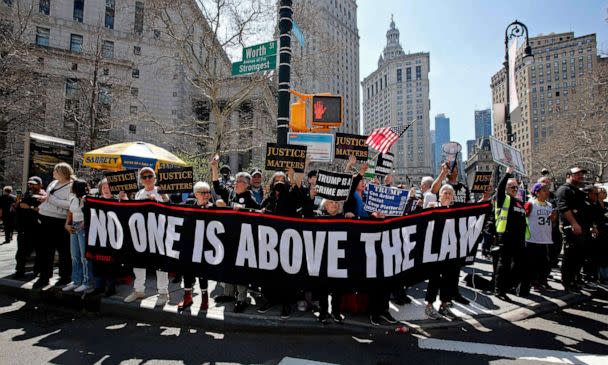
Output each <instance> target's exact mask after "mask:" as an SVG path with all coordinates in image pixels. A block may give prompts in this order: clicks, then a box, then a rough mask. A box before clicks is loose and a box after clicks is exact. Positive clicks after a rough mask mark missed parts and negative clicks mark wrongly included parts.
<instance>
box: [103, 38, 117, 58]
mask: <svg viewBox="0 0 608 365" xmlns="http://www.w3.org/2000/svg"><path fill="white" fill-rule="evenodd" d="M101 57H103V58H107V59H111V58H114V42H111V41H103V43H102V45H101Z"/></svg>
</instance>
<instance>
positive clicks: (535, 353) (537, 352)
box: [418, 338, 608, 365]
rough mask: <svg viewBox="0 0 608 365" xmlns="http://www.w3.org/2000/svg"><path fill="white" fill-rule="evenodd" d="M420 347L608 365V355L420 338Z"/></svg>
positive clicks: (558, 361) (565, 362) (538, 359)
mask: <svg viewBox="0 0 608 365" xmlns="http://www.w3.org/2000/svg"><path fill="white" fill-rule="evenodd" d="M418 347H419V348H421V349H426V350H442V351H451V352H462V353H467V354H477V355H488V356H496V357H505V358H511V359H517V360H534V361H546V362H553V363H558V364H584V365H596V364H597V365H601V364H608V356H607V355H594V354H583V353H576V352H567V351H555V350H544V349H535V348H528V347H514V346H503V345H493V344H485V343H475V342H462V341H451V340H439V339H434V338H419V339H418Z"/></svg>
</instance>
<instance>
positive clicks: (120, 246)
mask: <svg viewBox="0 0 608 365" xmlns="http://www.w3.org/2000/svg"><path fill="white" fill-rule="evenodd" d="M83 212H84V213H85V226H86V227H88V230H87V247H86V257H87V258H88V259H91V260H95V261H101V262H117V263H119V264H126V265H129V266H134V267H142V268H147V269H151V270H157V269H158V270H163V271H172V272H176V271H179V272H188V273H192V275H194V276H199V277H204V278H205V279H207V280H215V281H219V282H227V283H235V284H243V285H248V284H251V285H253V286H255V287H258V286H261V287H264V286H267V285H276V284H277V283H282V284H281V285H285V286H286V287H294V286H297V287H301V288H311V289H312V288H322V287H332V286H335V287H339V288H342V289H345V290H352V289H359V288H361V289H369V288H379V287H385V288H390V287H397V286H401V287H403V286H406V285H411V284H414V283H417V282H419V281H422V280H424V279H426V278H428V277H429V275H430V274H431V273H434V272H438V271H441V270H442V269H443V268H444V267H447V266H449V265H455V264H457V263H464V261H465V259H466V258H467V257H471V256H474V255H475V251H476V249H477V244H478V241H479V238H480V234H481V230H482V228H483V224H484V222H485V217H486V215H487V214H490V203H488V202H486V203H477V204H467V205H465V206H461V207H458V208H437V209H432V210H428V211H425V212H423V213H420V214H411V215H408V216H404V217H395V218H388V219H385V220H381V221H377V220H367V219H360V220H357V221H353V220H352V219H340V218H338V219H324V218H314V219H306V218H293V217H281V216H275V215H270V214H263V213H256V212H245V211H235V210H232V209H201V208H198V207H190V206H182V205H167V204H162V203H158V202H154V201H125V202H116V201H109V200H104V199H99V198H88V199H87V200H86V202H85V206H84V208H83ZM449 267H451V266H449Z"/></svg>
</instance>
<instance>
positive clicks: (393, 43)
mask: <svg viewBox="0 0 608 365" xmlns="http://www.w3.org/2000/svg"><path fill="white" fill-rule="evenodd" d="M429 60H430V56H429V53H428V52H416V53H405V52H404V51H403V48H402V47H401V44H400V42H399V30H398V29H397V28H396V27H395V22H394V21H393V20H391V23H390V28H389V30H388V31H387V32H386V46H385V47H384V51H383V53H382V54H381V55H380V58H379V59H378V68H377V69H376V71H374V72H372V73H371V74H370V75H368V76H367V77H365V78H364V79H363V82H362V83H361V85H362V87H363V88H362V90H363V125H364V130H365V133H370V132H371V131H372V130H373V129H374V128H379V127H389V126H400V125H405V124H407V123H409V122H410V121H412V120H414V119H416V122H415V123H414V124H413V125H412V127H411V128H410V129H409V130H408V131H407V132H405V134H404V135H403V136H402V137H401V138H400V139H399V141H398V142H397V143H396V144H395V146H393V148H392V149H391V152H392V153H394V154H395V162H394V168H395V170H396V177H397V179H398V180H399V181H402V182H407V179H408V178H409V179H410V181H420V178H422V177H423V176H426V175H430V174H432V166H431V161H432V158H431V138H430V123H429V109H430V103H431V102H430V100H429V77H428V76H429V72H430V61H429Z"/></svg>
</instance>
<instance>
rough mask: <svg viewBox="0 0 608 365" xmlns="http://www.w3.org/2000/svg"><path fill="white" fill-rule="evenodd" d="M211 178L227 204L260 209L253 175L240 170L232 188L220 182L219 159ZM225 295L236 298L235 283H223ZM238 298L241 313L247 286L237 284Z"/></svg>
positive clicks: (236, 306) (226, 298) (225, 298)
mask: <svg viewBox="0 0 608 365" xmlns="http://www.w3.org/2000/svg"><path fill="white" fill-rule="evenodd" d="M211 179H212V181H213V190H214V191H215V193H216V194H218V195H219V196H220V197H221V198H222V200H223V201H224V202H226V204H230V206H231V207H232V208H233V209H242V208H246V209H260V205H259V204H258V203H257V202H256V201H255V199H254V198H253V194H252V193H251V190H249V185H250V184H251V175H249V173H247V172H243V171H242V172H239V173H238V174H236V176H235V177H234V188H233V189H230V188H228V187H227V186H225V185H222V184H221V183H220V179H219V175H218V171H217V160H216V159H213V160H211ZM223 286H224V295H221V296H218V298H217V299H220V301H222V300H223V301H230V300H233V299H232V298H234V291H235V285H234V284H229V283H223ZM236 291H237V292H238V293H237V298H236V303H234V312H235V313H241V312H243V311H244V310H245V308H247V286H246V285H236ZM216 301H217V300H216Z"/></svg>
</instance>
